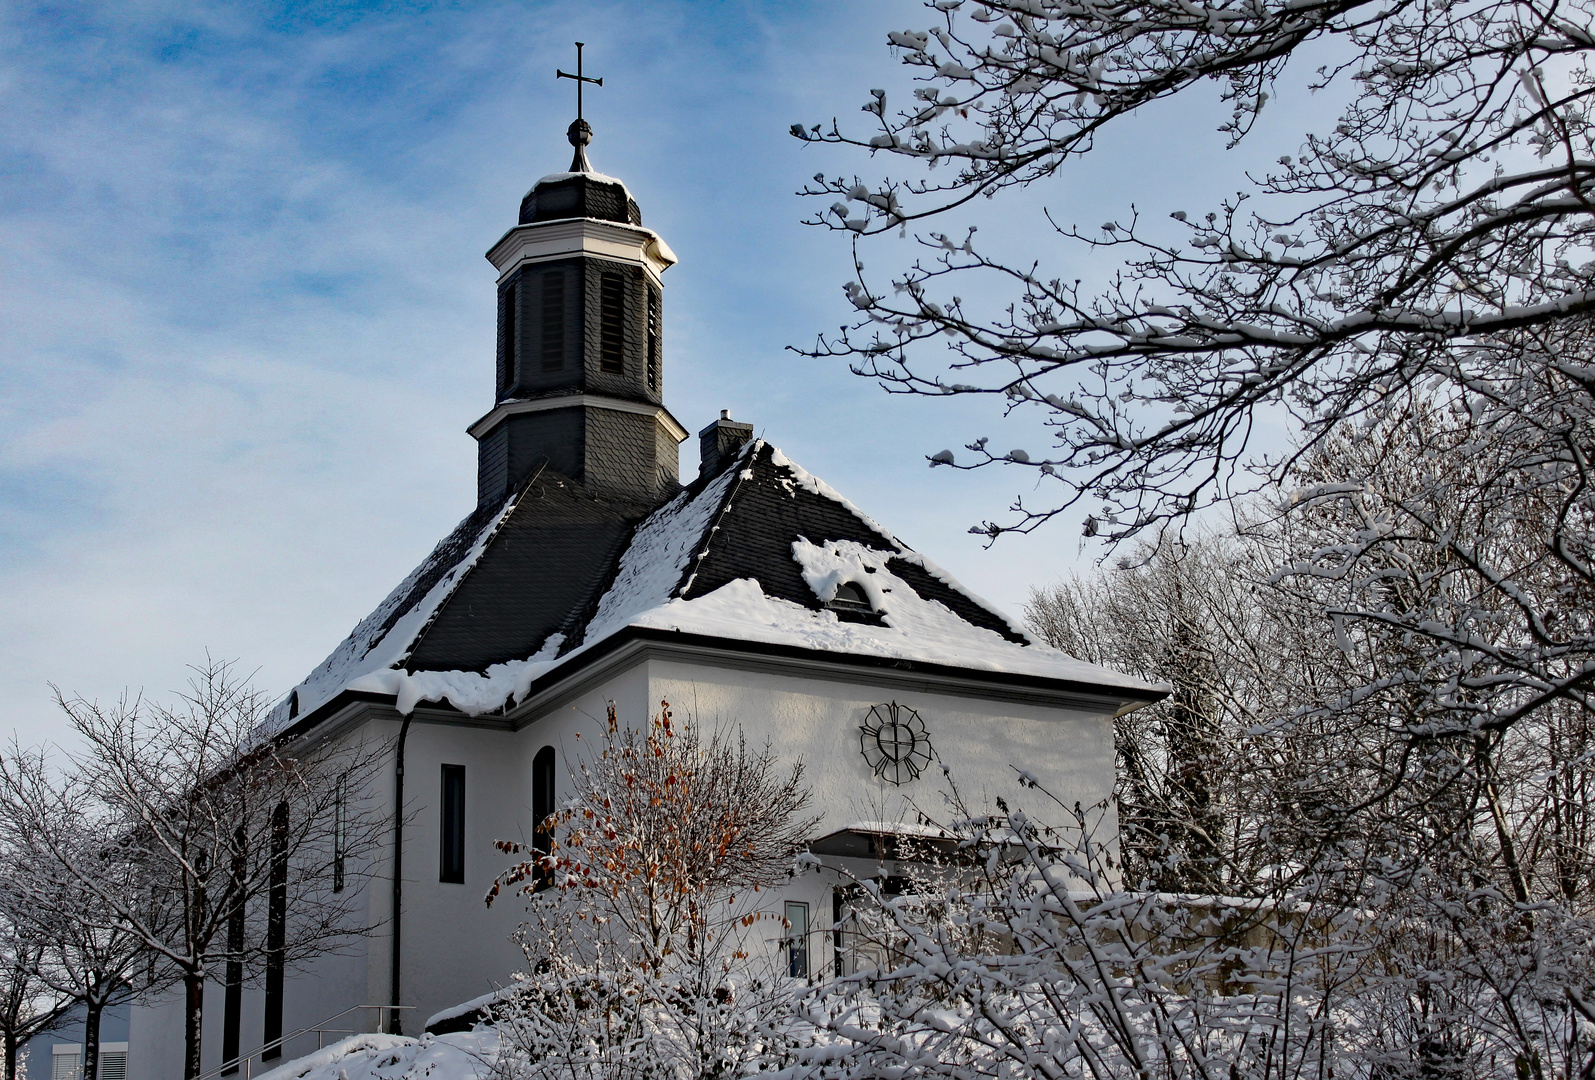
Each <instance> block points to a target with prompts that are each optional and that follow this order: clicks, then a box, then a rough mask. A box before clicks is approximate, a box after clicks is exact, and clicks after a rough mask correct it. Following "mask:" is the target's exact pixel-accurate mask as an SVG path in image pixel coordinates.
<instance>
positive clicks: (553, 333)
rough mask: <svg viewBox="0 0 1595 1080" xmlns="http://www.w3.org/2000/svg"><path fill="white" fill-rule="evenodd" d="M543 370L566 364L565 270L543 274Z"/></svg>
mask: <svg viewBox="0 0 1595 1080" xmlns="http://www.w3.org/2000/svg"><path fill="white" fill-rule="evenodd" d="M542 353H543V370H544V371H558V370H559V369H560V368H562V367H564V366H565V271H563V270H550V271H549V272H548V273H546V274H544V275H543V340H542Z"/></svg>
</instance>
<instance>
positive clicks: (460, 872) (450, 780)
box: [438, 765, 465, 885]
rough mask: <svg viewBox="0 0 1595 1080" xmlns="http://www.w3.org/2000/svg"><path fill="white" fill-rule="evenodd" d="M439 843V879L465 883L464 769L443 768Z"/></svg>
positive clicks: (457, 883)
mask: <svg viewBox="0 0 1595 1080" xmlns="http://www.w3.org/2000/svg"><path fill="white" fill-rule="evenodd" d="M440 824H441V826H442V828H441V830H440V836H439V843H438V880H439V881H443V882H450V883H452V884H455V885H464V884H465V766H464V765H445V766H443V820H442V822H441V823H440Z"/></svg>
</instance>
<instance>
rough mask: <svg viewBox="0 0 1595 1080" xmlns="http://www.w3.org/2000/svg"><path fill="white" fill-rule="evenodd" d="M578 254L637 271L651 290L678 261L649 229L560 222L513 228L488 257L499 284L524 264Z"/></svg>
mask: <svg viewBox="0 0 1595 1080" xmlns="http://www.w3.org/2000/svg"><path fill="white" fill-rule="evenodd" d="M579 255H590V256H593V257H595V258H600V259H610V260H613V261H615V262H624V263H630V264H632V265H633V266H640V267H642V268H643V270H644V271H646V272H647V274H648V276H649V277H650V278H652V279H653V281H654V283H655V284H656V285H658V284H660V275H661V274H663V273H664V272H665V271H666V270H668V269H669V268H670V267H672V266H674V265H675V264H676V261H677V260H676V253H675V252H673V251H671V250H670V245H668V244H666V243H665V242H664V240H663V239H661V238H660V236H659V234H658V233H656V232H654V231H653V230H652V229H645V228H643V227H642V226H641V225H626V224H622V223H621V222H618V221H601V220H599V219H597V218H560V219H558V220H554V221H535V222H532V223H530V224H527V225H517V226H515V228H513V229H511V230H510V231H509V232H507V233H505V234H504V235H503V237H502V238H501V239H500V240H499V242H498V243H496V244H494V245H493V246H492V247H491V248H489V249H488V252H487V258H488V261H489V262H491V263H492V264H493V266H494V267H495V268H497V270H498V272H499V281H500V282H502V281H503V280H504V279H505V278H506V277H508V276H509V275H510V274H512V273H514V272H515V270H516V269H518V268H519V267H522V266H525V265H527V264H529V263H540V262H551V261H553V260H555V259H569V258H572V257H575V256H579Z"/></svg>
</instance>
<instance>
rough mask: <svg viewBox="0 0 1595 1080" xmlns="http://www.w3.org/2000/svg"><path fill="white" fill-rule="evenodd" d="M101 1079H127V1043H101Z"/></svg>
mask: <svg viewBox="0 0 1595 1080" xmlns="http://www.w3.org/2000/svg"><path fill="white" fill-rule="evenodd" d="M100 1080H127V1043H101V1044H100Z"/></svg>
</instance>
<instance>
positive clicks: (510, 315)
mask: <svg viewBox="0 0 1595 1080" xmlns="http://www.w3.org/2000/svg"><path fill="white" fill-rule="evenodd" d="M516 292H517V290H516V288H515V285H514V283H511V284H510V285H509V286H508V287H507V288H505V290H504V291H503V292H501V293H499V296H498V302H499V308H498V392H499V394H500V395H501V396H502V395H503V394H505V393H506V392H508V390H509V388H510V387H511V386H513V385H514V383H515V354H516V352H517V350H516V348H515V307H516V304H515V299H516Z"/></svg>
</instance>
